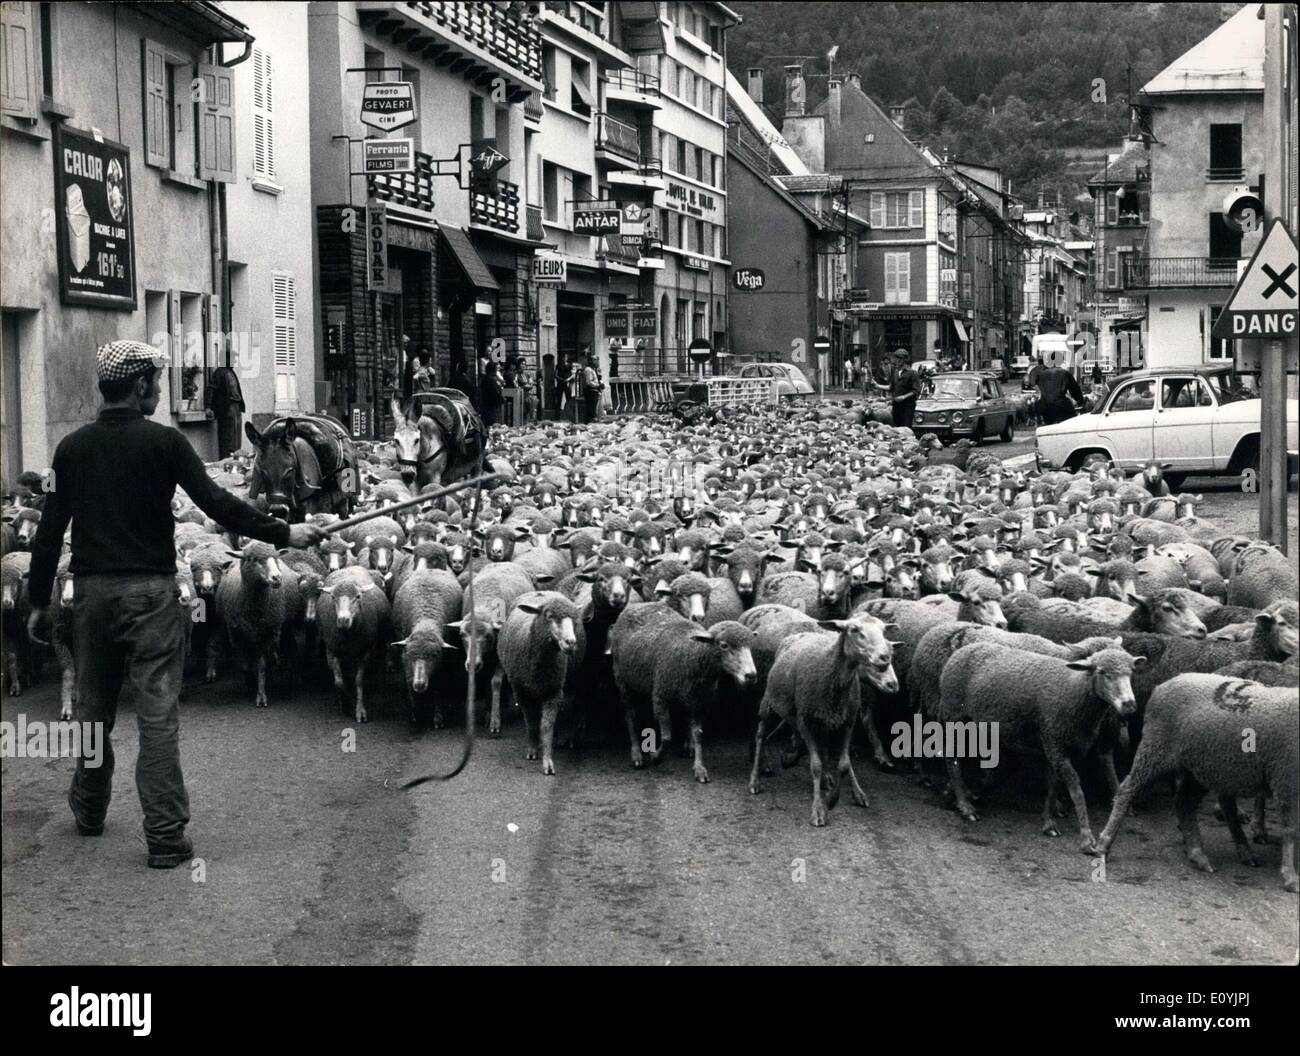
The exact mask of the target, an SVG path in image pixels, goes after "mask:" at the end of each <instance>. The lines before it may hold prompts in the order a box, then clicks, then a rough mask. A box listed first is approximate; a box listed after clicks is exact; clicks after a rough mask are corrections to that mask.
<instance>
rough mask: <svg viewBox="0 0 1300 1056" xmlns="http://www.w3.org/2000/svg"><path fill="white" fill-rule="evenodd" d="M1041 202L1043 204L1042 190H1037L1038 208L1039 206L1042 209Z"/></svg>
mask: <svg viewBox="0 0 1300 1056" xmlns="http://www.w3.org/2000/svg"><path fill="white" fill-rule="evenodd" d="M1043 204H1044V201H1043V192H1042V191H1039V192H1038V208H1039V209H1042V208H1043Z"/></svg>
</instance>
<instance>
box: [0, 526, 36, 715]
mask: <svg viewBox="0 0 1300 1056" xmlns="http://www.w3.org/2000/svg"><path fill="white" fill-rule="evenodd" d="M31 564H32V555H31V554H30V553H28V552H26V551H16V552H14V553H12V554H6V555H5V556H4V558H3V559H0V606H2V607H3V611H4V619H3V620H0V623H2V624H3V626H4V648H5V669H6V673H7V674H8V675H9V695H10V696H11V697H17V696H21V695H22V692H23V678H24V676H25V675H26V673H27V671H26V668H27V661H28V659H29V657H30V653H31V649H30V646H29V644H28V640H27V618H28V616H29V615H31V601H30V600H29V598H28V596H27V576H28V573H29V571H30V570H31Z"/></svg>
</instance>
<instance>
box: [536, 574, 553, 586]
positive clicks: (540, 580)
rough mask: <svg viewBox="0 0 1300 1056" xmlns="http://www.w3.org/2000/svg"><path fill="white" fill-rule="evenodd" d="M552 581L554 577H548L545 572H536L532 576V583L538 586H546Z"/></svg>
mask: <svg viewBox="0 0 1300 1056" xmlns="http://www.w3.org/2000/svg"><path fill="white" fill-rule="evenodd" d="M554 579H555V577H554V576H548V575H547V574H546V573H545V572H538V573H537V574H536V575H535V576H533V582H534V583H536V584H537V585H538V586H545V585H546V584H548V583H550V582H552V581H554Z"/></svg>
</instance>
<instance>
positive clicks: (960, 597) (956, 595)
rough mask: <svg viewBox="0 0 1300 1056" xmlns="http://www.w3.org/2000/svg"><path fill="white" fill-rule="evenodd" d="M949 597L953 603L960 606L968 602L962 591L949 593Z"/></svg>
mask: <svg viewBox="0 0 1300 1056" xmlns="http://www.w3.org/2000/svg"><path fill="white" fill-rule="evenodd" d="M948 597H950V598H951V599H952V600H953V601H955V602H958V603H959V604H960V603H961V602H963V601H965V600H966V595H965V594H963V593H962V592H961V591H960V590H950V591H948Z"/></svg>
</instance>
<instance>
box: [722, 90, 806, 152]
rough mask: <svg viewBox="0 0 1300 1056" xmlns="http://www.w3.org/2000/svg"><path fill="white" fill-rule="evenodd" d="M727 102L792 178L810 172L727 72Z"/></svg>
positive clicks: (757, 106)
mask: <svg viewBox="0 0 1300 1056" xmlns="http://www.w3.org/2000/svg"><path fill="white" fill-rule="evenodd" d="M727 102H729V103H730V104H731V105H732V106H733V107H735V108H736V110H737V112H738V113H739V114H740V115H741V116H742V117H743V118H744V119H745V123H746V124H748V125H749V126H750V128H752V129H753V130H754V131H755V132H757V133H758V134H759V136H760V137H762V138H763V139H764V140H766V141H767V143H768V145H769V147H771V150H772V153H773V154H774V155H775V156H776V158H777V160H778V161H779V162H781V164H782V165H784V166H785V168H786V169H787V170H788V171H789V172H790V173H791V174H792V175H794V176H808V175H810V174H811V173H810V170H809V168H808V166H807V165H805V164H804V163H803V160H802V159H801V158H800V157H799V155H798V154H796V153H795V149H794V147H792V146H790V144H789V143H787V142H786V141H785V139H784V138H783V137H782V136H781V133H780V132H779V131H778V130H777V127H776V126H775V125H774V124H772V122H771V121H770V120H769V119H768V116H767V113H766V112H765V111H764V110H763V108H762V106H760V105H759V104H758V103H756V102H754V100H753V99H751V98H750V96H749V93H748V92H747V91H745V89H744V88H743V87H741V84H740V81H738V80H737V79H736V77H735V75H733V74H732V72H731V71H730V70H728V71H727Z"/></svg>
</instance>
